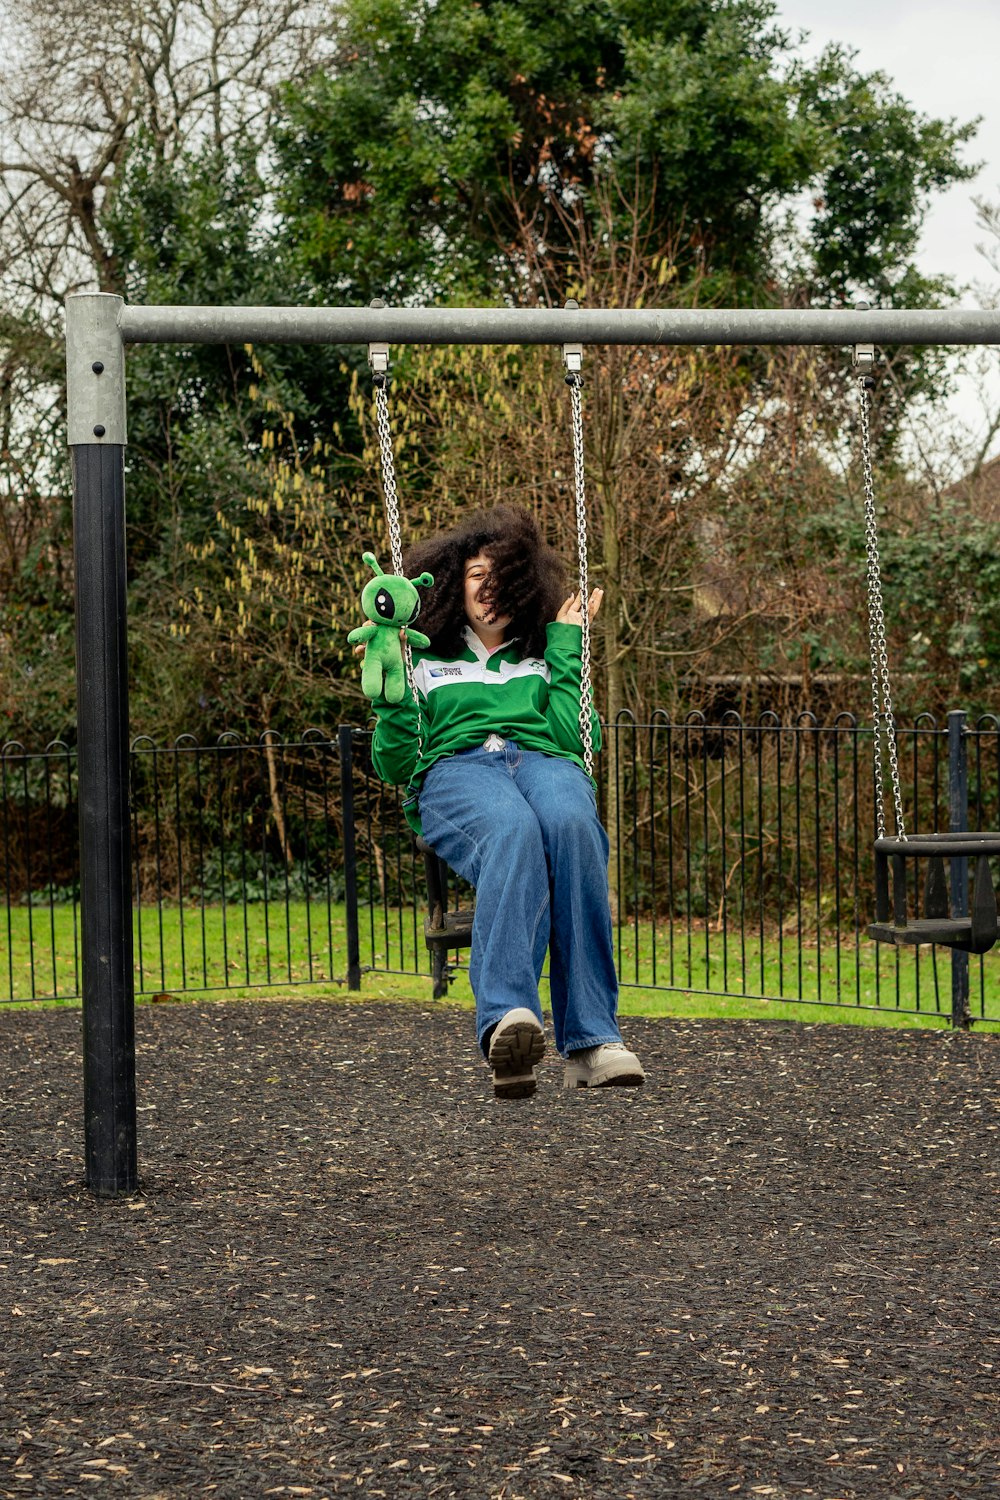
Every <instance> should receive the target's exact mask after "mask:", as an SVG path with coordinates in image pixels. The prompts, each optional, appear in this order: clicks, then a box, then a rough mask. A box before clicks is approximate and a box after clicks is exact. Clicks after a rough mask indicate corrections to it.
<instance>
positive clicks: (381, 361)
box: [368, 297, 389, 388]
mask: <svg viewBox="0 0 1000 1500" xmlns="http://www.w3.org/2000/svg"><path fill="white" fill-rule="evenodd" d="M368 305H369V307H384V306H385V302H384V301H383V299H382V298H381V297H373V298H372V300H371V302H370V303H369V304H368ZM368 368H369V369H370V370H371V372H372V381H373V383H374V385H375V387H376V388H378V387H380V386H386V385H388V383H389V345H388V342H384V343H383V342H381V341H379V342H376V343H374V344H369V345H368Z"/></svg>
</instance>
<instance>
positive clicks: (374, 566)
mask: <svg viewBox="0 0 1000 1500" xmlns="http://www.w3.org/2000/svg"><path fill="white" fill-rule="evenodd" d="M361 560H362V562H366V563H367V564H368V566H369V567H370V568H371V570H372V572H373V573H374V574H375V576H376V577H378V576H379V575H380V574H381V572H382V569H381V568H380V567H379V565H378V563H377V562H376V561H375V554H374V552H362V554H361Z"/></svg>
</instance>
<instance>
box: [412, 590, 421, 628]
mask: <svg viewBox="0 0 1000 1500" xmlns="http://www.w3.org/2000/svg"><path fill="white" fill-rule="evenodd" d="M414 592H415V593H416V590H414ZM420 602H421V601H420V595H419V594H417V602H416V604H415V605H414V606H413V608H412V609H411V611H410V624H411V625H412V624H413V622H414V620H415V619H416V618H417V615H419V613H420Z"/></svg>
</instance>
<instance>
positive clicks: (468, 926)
mask: <svg viewBox="0 0 1000 1500" xmlns="http://www.w3.org/2000/svg"><path fill="white" fill-rule="evenodd" d="M417 848H418V849H419V850H420V853H421V854H422V855H423V856H424V873H425V875H426V877H427V916H426V917H425V918H424V941H425V942H426V944H427V949H428V952H429V953H430V955H431V974H432V977H433V980H434V999H435V1000H443V999H444V998H445V996H446V995H447V993H448V983H449V981H450V979H451V977H452V975H451V969H450V966H449V963H448V954H449V953H453V952H454V951H455V949H456V948H468V947H470V946H471V943H472V923H473V919H474V917H475V912H474V911H473V910H472V908H471V907H461V908H459V909H458V910H452V911H449V910H448V866H447V864H446V862H445V861H444V860H443V859H442V858H441V856H440V855H439V854H435V852H434V850H433V849H432V848H431V846H430V844H428V843H426V842H425V840H424V839H420V838H418V839H417Z"/></svg>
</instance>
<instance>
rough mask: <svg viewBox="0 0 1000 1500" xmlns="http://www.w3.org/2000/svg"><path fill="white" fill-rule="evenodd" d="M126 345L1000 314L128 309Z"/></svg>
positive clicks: (714, 330) (708, 336)
mask: <svg viewBox="0 0 1000 1500" xmlns="http://www.w3.org/2000/svg"><path fill="white" fill-rule="evenodd" d="M118 326H119V329H120V331H121V336H122V338H123V340H124V341H125V343H127V344H369V343H374V342H377V341H387V342H389V343H392V344H563V343H566V342H574V343H583V344H841V345H843V344H855V343H861V342H867V343H876V344H1000V310H992V309H990V310H987V309H985V308H975V309H961V308H949V309H942V310H939V311H919V312H907V311H885V310H879V309H874V308H873V309H872V310H871V311H870V312H863V311H858V310H857V309H855V308H844V309H843V310H842V311H839V312H824V311H811V310H806V311H788V310H785V309H763V308H747V309H730V310H725V309H717V308H709V309H705V310H702V309H698V308H679V309H676V310H666V311H663V310H661V311H656V312H647V311H645V310H640V309H635V308H611V309H597V308H581V309H579V310H572V311H571V310H565V311H564V310H562V309H559V308H554V309H550V308H534V307H529V308H508V307H384V308H383V307H129V306H124V307H122V309H121V312H120V315H119V318H118Z"/></svg>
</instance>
